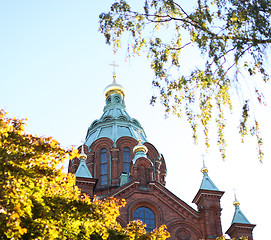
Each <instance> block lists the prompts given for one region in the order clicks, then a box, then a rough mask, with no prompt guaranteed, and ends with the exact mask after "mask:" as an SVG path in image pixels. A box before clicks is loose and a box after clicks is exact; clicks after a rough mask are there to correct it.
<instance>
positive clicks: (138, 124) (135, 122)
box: [131, 118, 141, 127]
mask: <svg viewBox="0 0 271 240" xmlns="http://www.w3.org/2000/svg"><path fill="white" fill-rule="evenodd" d="M131 122H132V123H134V124H135V125H136V126H138V127H141V125H140V123H139V121H137V120H136V119H135V118H132V119H131Z"/></svg>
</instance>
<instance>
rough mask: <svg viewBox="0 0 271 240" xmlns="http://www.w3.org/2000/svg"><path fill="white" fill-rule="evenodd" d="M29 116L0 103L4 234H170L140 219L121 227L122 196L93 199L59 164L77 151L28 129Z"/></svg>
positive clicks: (154, 236) (143, 236)
mask: <svg viewBox="0 0 271 240" xmlns="http://www.w3.org/2000/svg"><path fill="white" fill-rule="evenodd" d="M24 125H25V121H24V120H20V119H16V118H8V117H7V116H6V113H5V112H4V111H3V110H1V109H0V187H1V190H0V239H14V240H18V239H48V240H49V239H160V240H163V239H166V238H167V237H168V236H169V234H168V233H167V232H166V231H165V226H161V227H160V228H158V229H155V230H154V231H153V232H151V233H147V232H146V230H145V226H144V225H143V224H142V222H140V221H132V222H130V223H129V224H128V225H127V226H126V227H121V226H120V225H119V224H118V223H117V221H116V219H117V217H118V216H119V208H120V207H122V206H124V205H125V201H124V200H121V199H120V200H117V199H113V198H110V199H103V200H98V199H95V200H93V199H90V198H89V197H88V196H87V195H83V194H82V193H81V191H80V190H79V189H78V188H77V187H76V186H75V176H74V175H72V174H68V175H67V174H66V173H64V172H63V171H62V168H60V167H59V166H60V164H61V163H63V161H64V160H65V159H66V158H67V155H70V157H75V156H77V154H78V153H77V152H76V151H71V150H65V149H63V148H62V147H61V146H60V144H59V143H58V142H57V141H56V140H54V139H52V138H51V137H37V136H33V135H31V134H27V133H25V131H24Z"/></svg>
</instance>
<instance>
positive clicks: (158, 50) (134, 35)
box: [99, 0, 271, 160]
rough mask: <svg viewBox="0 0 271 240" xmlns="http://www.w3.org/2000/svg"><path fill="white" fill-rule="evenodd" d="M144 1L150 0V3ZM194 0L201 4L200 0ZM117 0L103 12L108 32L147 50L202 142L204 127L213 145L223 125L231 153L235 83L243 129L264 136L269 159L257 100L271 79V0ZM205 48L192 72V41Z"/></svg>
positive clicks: (168, 102)
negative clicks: (213, 134) (187, 51)
mask: <svg viewBox="0 0 271 240" xmlns="http://www.w3.org/2000/svg"><path fill="white" fill-rule="evenodd" d="M143 2H144V3H143ZM193 4H194V5H193ZM190 5H193V8H192V9H189V10H186V7H187V4H186V3H183V1H178V0H145V1H142V2H140V3H134V2H133V1H129V0H127V1H125V0H117V1H115V2H114V3H113V4H112V6H111V8H110V10H109V12H107V13H102V14H100V29H99V30H100V32H101V33H102V34H104V36H105V38H106V43H107V44H112V45H113V47H114V51H117V50H118V49H119V48H120V46H121V43H126V42H128V45H127V46H126V47H127V50H128V52H129V54H130V55H131V56H136V55H140V54H144V53H146V56H147V57H148V58H149V59H150V67H151V68H152V69H153V71H154V79H153V82H152V83H153V85H154V86H155V87H156V88H157V89H158V94H156V95H155V96H152V99H151V103H154V102H156V100H157V95H158V96H159V99H160V101H161V102H162V104H163V105H164V106H165V111H166V113H169V112H172V113H174V114H176V115H177V116H179V117H182V116H184V117H186V119H187V120H188V122H189V123H190V125H191V127H192V129H193V138H194V139H195V141H196V140H197V136H198V126H202V127H203V128H202V129H203V133H204V136H205V144H206V147H207V148H208V147H209V126H210V123H211V121H212V120H214V121H215V122H216V126H217V143H218V146H219V150H220V152H221V156H222V158H225V149H226V141H225V138H224V130H225V126H226V118H225V112H231V111H233V110H232V109H233V105H232V94H231V93H232V90H233V89H236V90H237V92H238V94H239V95H240V96H241V104H240V109H239V110H238V109H237V110H236V109H235V110H234V111H236V112H237V113H238V114H240V123H239V133H240V134H241V136H242V140H243V139H244V136H246V135H248V134H251V135H252V136H255V137H256V138H257V147H258V157H259V159H260V160H262V158H263V152H262V138H261V136H260V130H259V123H258V120H257V116H256V115H255V114H254V113H253V111H251V108H252V106H254V105H255V104H258V103H259V104H263V105H264V104H265V100H264V95H263V93H262V91H261V83H262V82H263V83H266V82H268V80H269V72H268V70H269V69H268V62H267V61H268V60H267V52H268V49H269V46H270V43H271V28H270V14H271V3H270V1H268V0H198V1H193V2H191V3H190ZM191 46H192V47H193V48H196V49H198V50H199V51H200V53H201V54H202V58H201V60H200V62H201V64H200V65H195V66H194V69H192V70H191V72H190V74H186V75H185V74H184V73H183V69H182V63H183V62H184V61H186V56H185V55H183V54H182V51H183V50H184V48H188V47H191Z"/></svg>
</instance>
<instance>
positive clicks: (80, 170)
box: [68, 74, 255, 240]
mask: <svg viewBox="0 0 271 240" xmlns="http://www.w3.org/2000/svg"><path fill="white" fill-rule="evenodd" d="M104 94H105V107H104V109H103V114H102V116H101V117H100V118H99V119H98V120H94V121H93V122H92V123H91V125H90V127H89V128H88V130H87V134H86V138H85V142H84V144H82V146H80V147H79V153H80V157H79V158H75V159H72V160H70V161H69V168H68V171H69V172H70V173H73V174H75V176H76V185H77V186H78V187H79V188H80V189H81V191H82V192H84V193H86V194H88V195H90V196H91V197H93V196H96V197H99V198H107V197H115V198H123V199H125V200H126V202H127V204H126V206H125V207H123V208H121V209H120V216H119V217H118V222H119V223H120V224H121V225H122V226H125V225H126V224H127V223H128V222H129V221H131V220H137V219H140V220H141V221H142V222H143V223H145V224H146V230H147V231H152V230H153V229H154V228H156V227H159V226H160V225H163V224H165V225H166V226H167V230H168V232H169V233H170V236H171V237H170V239H172V240H175V239H176V240H177V239H180V240H199V239H204V240H211V239H216V238H217V237H220V236H223V235H224V233H223V232H222V227H221V218H220V216H221V211H222V209H221V206H220V199H221V197H222V196H223V194H224V192H223V191H220V190H219V189H218V188H217V187H216V185H215V184H214V182H213V181H212V180H211V179H210V177H209V174H208V169H207V168H206V167H205V166H203V168H202V170H201V171H202V174H203V176H202V182H201V185H200V188H199V189H198V191H197V189H196V190H195V193H196V195H195V197H194V199H193V203H195V204H196V205H197V209H194V208H192V207H191V206H189V205H188V204H187V203H185V202H184V201H182V200H181V199H180V198H178V197H177V196H176V195H174V193H172V192H170V191H169V190H168V189H167V188H166V175H167V168H166V161H165V159H164V157H163V155H162V154H161V153H160V152H159V151H158V149H156V148H155V146H154V145H152V144H151V143H150V142H149V141H148V139H147V136H146V134H145V131H144V129H143V127H142V126H141V125H140V123H139V121H138V120H136V119H134V118H132V117H130V115H129V114H128V113H127V111H126V106H125V90H124V88H123V87H122V86H121V85H120V84H118V83H117V82H116V76H115V74H114V76H113V83H112V84H110V85H109V86H107V87H106V88H105V91H104ZM239 205H240V203H239V202H238V201H237V200H236V201H235V202H234V206H235V211H234V215H233V219H232V223H231V226H230V227H229V229H228V230H227V231H226V234H228V235H229V236H230V237H231V238H239V237H241V236H248V238H249V240H252V239H253V236H252V231H253V228H254V227H255V225H254V224H251V223H250V222H249V221H248V219H247V218H246V217H245V215H244V214H243V213H242V211H241V209H240V206H239Z"/></svg>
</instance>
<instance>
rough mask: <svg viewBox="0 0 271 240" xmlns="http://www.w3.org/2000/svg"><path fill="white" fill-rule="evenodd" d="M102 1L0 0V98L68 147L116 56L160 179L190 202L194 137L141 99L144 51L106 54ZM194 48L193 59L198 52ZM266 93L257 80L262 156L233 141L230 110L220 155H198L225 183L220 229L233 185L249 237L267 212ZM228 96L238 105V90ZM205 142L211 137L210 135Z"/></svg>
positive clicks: (31, 127) (36, 129)
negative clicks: (163, 174)
mask: <svg viewBox="0 0 271 240" xmlns="http://www.w3.org/2000/svg"><path fill="white" fill-rule="evenodd" d="M110 2H111V1H109V0H108V1H102V3H98V2H97V1H95V4H94V3H93V1H87V0H79V1H69V0H65V1H64V0H58V1H53V0H51V1H50V0H48V1H34V0H33V1H29V0H25V1H19V0H13V1H1V2H0V32H1V38H0V53H1V54H0V66H1V67H0V90H1V92H0V107H1V108H4V109H5V110H6V111H8V112H9V115H10V116H16V117H22V118H27V119H28V122H27V125H28V126H27V131H28V132H31V133H32V134H37V135H45V136H52V137H54V138H56V139H57V140H58V141H59V142H60V143H61V144H62V145H63V146H64V147H69V146H71V145H76V146H78V145H80V144H81V140H83V139H84V138H85V135H86V132H87V128H88V127H89V125H90V124H91V123H92V121H94V120H95V119H98V118H100V116H101V115H102V110H103V107H104V100H105V99H104V95H103V90H104V88H105V87H106V86H107V85H109V84H110V83H111V82H112V67H110V66H109V64H110V63H112V62H113V61H114V60H115V61H116V62H117V64H119V65H120V67H118V68H117V70H116V71H117V81H118V82H119V83H120V84H122V85H123V86H124V87H125V89H126V90H127V93H126V106H127V111H128V113H129V114H130V115H131V116H132V117H134V118H136V119H137V120H139V122H140V123H141V124H142V126H143V127H144V129H145V132H146V134H147V137H148V140H149V142H151V143H152V144H154V146H156V147H157V149H158V151H159V152H160V153H162V154H163V155H164V157H165V160H166V163H167V170H168V176H167V187H168V188H169V189H170V190H171V191H172V192H173V193H174V194H175V195H177V196H178V197H180V198H181V199H182V200H184V201H186V202H187V203H188V204H190V205H191V206H193V207H194V208H195V206H194V205H193V204H192V203H191V201H192V200H193V198H194V196H195V195H196V193H197V191H198V189H199V186H200V183H201V180H202V173H201V172H200V169H201V167H202V157H201V155H202V153H203V150H202V147H201V145H202V144H201V143H200V144H199V145H198V146H195V145H194V144H193V140H192V139H191V130H190V128H189V125H188V124H187V123H186V122H185V121H183V120H180V119H177V118H175V117H170V118H168V119H165V118H164V112H163V108H162V107H161V106H160V105H156V106H155V107H152V106H150V105H149V100H150V98H151V95H152V94H153V92H154V90H153V88H152V86H151V81H152V78H153V75H152V72H151V70H150V69H149V62H148V61H147V60H146V59H145V58H144V57H141V58H136V59H128V58H127V54H126V52H125V51H121V52H120V53H118V54H117V55H116V56H114V55H113V51H112V49H111V48H110V47H109V46H106V45H105V41H104V38H103V36H102V35H101V34H100V33H98V15H99V14H100V13H101V12H103V11H107V9H108V7H109V5H110ZM186 54H188V55H189V54H191V53H190V52H186ZM192 55H193V54H192ZM191 57H195V56H191ZM196 57H197V59H198V60H199V61H200V56H197V55H196ZM191 61H192V60H191ZM185 67H186V68H188V67H189V65H187V66H185ZM269 87H270V86H269ZM270 92H271V91H270V88H269V89H268V88H267V89H266V95H267V98H266V101H267V103H268V104H269V105H268V106H267V107H266V108H257V110H256V111H257V113H258V114H259V116H260V120H261V124H262V134H263V137H264V141H265V158H264V163H263V164H260V163H259V162H258V160H257V156H256V151H255V147H256V145H255V142H254V140H253V139H251V138H248V139H247V140H246V141H245V144H240V137H239V136H238V134H237V131H236V128H237V125H236V122H234V121H233V120H238V119H237V116H235V115H234V114H233V115H229V116H227V117H228V119H229V127H228V128H227V133H226V136H227V140H228V152H227V156H228V157H227V159H226V161H224V162H223V161H222V160H221V159H220V157H219V154H218V151H217V149H216V148H212V149H211V151H210V152H209V154H208V155H207V156H206V164H207V166H208V168H209V176H210V177H211V179H212V180H213V182H214V183H215V184H216V186H217V187H218V188H219V189H220V190H221V191H225V194H224V196H223V198H222V208H223V211H222V224H223V226H222V227H223V231H224V232H225V231H226V230H227V229H228V228H229V226H230V223H231V219H232V217H233V212H234V207H233V205H232V202H233V200H234V197H233V188H235V189H236V192H237V197H238V199H239V201H240V202H241V205H240V207H241V210H242V211H243V213H244V214H245V215H246V217H247V218H248V219H249V220H250V221H251V223H255V224H257V227H256V228H255V230H254V238H255V239H257V240H264V239H266V238H267V237H266V236H268V231H269V230H268V226H269V224H268V222H270V221H269V216H270V215H271V210H270V208H269V198H268V197H269V195H270V194H269V192H268V190H269V189H270V183H271V177H270V170H271V164H270V159H271V151H270V150H269V148H270V147H269V146H271V130H270V127H269V119H270V117H271V114H270V113H271V111H270V110H271V109H270V104H271V102H270V101H271V99H270V97H271V94H270ZM235 101H236V102H235V103H236V104H239V103H238V98H236V100H235ZM211 131H214V130H211ZM212 144H213V146H215V141H213V142H212Z"/></svg>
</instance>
